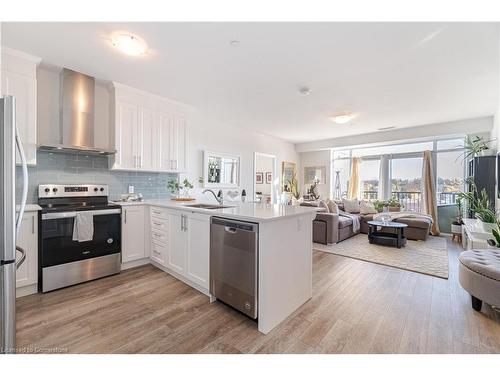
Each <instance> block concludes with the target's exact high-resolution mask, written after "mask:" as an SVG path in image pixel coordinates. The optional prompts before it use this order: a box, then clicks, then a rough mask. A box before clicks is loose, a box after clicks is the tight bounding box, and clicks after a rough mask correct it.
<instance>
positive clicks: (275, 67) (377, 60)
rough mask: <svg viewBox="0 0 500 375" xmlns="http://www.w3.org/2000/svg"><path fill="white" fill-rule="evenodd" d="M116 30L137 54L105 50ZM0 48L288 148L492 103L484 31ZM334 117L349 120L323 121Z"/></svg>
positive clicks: (227, 35)
mask: <svg viewBox="0 0 500 375" xmlns="http://www.w3.org/2000/svg"><path fill="white" fill-rule="evenodd" d="M116 30H127V31H130V32H133V33H136V34H138V35H139V36H141V37H142V38H144V39H145V40H146V42H147V43H148V45H149V47H150V48H151V51H150V53H149V54H148V56H146V57H142V58H137V57H136V58H134V57H129V56H126V55H123V54H121V53H120V52H118V51H116V50H115V49H114V48H112V47H111V46H110V42H109V39H108V37H109V35H110V34H111V32H113V31H116ZM2 38H3V40H2V44H3V45H5V46H9V47H12V48H16V49H20V50H22V51H25V52H28V53H32V54H35V55H37V56H40V57H41V58H42V59H43V60H44V61H45V62H47V63H49V64H54V65H58V66H64V67H68V68H70V69H74V70H78V71H81V72H83V73H86V74H90V75H93V76H95V77H96V78H98V79H103V80H114V81H118V82H121V83H124V84H127V85H130V86H134V87H137V88H141V89H144V90H147V91H150V92H153V93H156V94H159V95H163V96H166V97H169V98H172V99H176V100H179V101H182V102H185V103H188V104H191V105H193V106H195V107H196V108H198V109H199V110H202V111H204V112H205V113H207V115H209V116H213V117H215V118H216V119H219V120H221V121H223V122H226V123H229V124H231V125H233V126H235V127H245V128H252V129H254V130H256V131H259V132H262V133H267V134H270V135H273V136H276V137H279V138H283V139H286V140H289V141H292V142H294V143H300V142H305V141H311V140H318V139H325V138H333V137H340V136H346V135H354V134H360V133H366V132H373V131H376V129H377V128H381V127H387V126H396V127H398V128H399V127H409V126H416V125H423V124H429V123H435V122H444V121H450V120H456V119H463V118H472V117H479V116H487V115H492V114H493V113H494V112H495V111H496V110H497V109H498V103H499V99H498V89H499V82H498V80H499V78H498V76H499V66H500V65H499V31H498V24H494V23H482V24H479V23H2ZM235 39H236V40H239V41H240V44H239V45H238V46H237V47H233V46H231V45H230V41H231V40H235ZM300 86H307V87H310V88H311V90H312V93H311V95H309V96H301V95H299V94H298V88H299V87H300ZM342 111H351V112H355V113H357V114H358V116H357V118H356V119H355V120H354V121H353V123H351V124H349V125H336V124H334V123H333V122H332V121H331V120H329V119H328V118H329V117H330V116H332V115H334V114H335V113H337V112H342Z"/></svg>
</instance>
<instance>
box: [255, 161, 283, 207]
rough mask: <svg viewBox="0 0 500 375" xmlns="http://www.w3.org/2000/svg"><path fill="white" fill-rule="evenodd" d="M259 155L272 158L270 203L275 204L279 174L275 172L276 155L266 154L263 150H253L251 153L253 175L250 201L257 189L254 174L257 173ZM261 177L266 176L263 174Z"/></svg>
mask: <svg viewBox="0 0 500 375" xmlns="http://www.w3.org/2000/svg"><path fill="white" fill-rule="evenodd" d="M259 156H262V157H266V158H272V159H273V162H272V166H273V167H272V171H271V172H272V174H273V182H272V184H271V203H272V204H276V203H277V198H278V190H279V182H280V181H279V176H278V174H277V173H276V171H277V170H278V169H277V160H278V159H277V157H276V155H273V154H266V153H263V152H257V151H255V152H254V153H253V176H252V179H253V192H252V194H253V197H252V201H254V200H255V192H256V191H257V184H256V182H255V174H256V173H257V157H259ZM263 178H264V179H265V178H266V176H263Z"/></svg>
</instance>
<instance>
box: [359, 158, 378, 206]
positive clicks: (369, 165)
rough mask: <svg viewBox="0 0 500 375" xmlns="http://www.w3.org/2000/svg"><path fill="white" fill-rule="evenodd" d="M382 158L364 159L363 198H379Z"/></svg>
mask: <svg viewBox="0 0 500 375" xmlns="http://www.w3.org/2000/svg"><path fill="white" fill-rule="evenodd" d="M379 170H380V160H379V159H375V160H363V161H362V162H361V165H360V170H359V179H360V182H361V198H363V199H369V200H374V199H377V198H378V176H379Z"/></svg>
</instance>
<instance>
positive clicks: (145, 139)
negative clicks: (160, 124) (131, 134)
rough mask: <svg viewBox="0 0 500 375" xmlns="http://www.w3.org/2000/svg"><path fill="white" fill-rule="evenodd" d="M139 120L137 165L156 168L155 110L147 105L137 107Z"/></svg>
mask: <svg viewBox="0 0 500 375" xmlns="http://www.w3.org/2000/svg"><path fill="white" fill-rule="evenodd" d="M138 120H139V128H138V130H139V137H138V138H137V140H138V141H139V152H138V157H139V161H138V166H139V168H140V169H147V170H154V169H157V165H158V162H157V159H159V158H158V153H157V150H156V149H157V146H156V145H157V144H158V143H159V141H158V134H157V130H156V121H155V111H154V110H153V109H150V108H147V107H142V106H139V107H138Z"/></svg>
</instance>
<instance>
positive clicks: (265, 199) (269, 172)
mask: <svg viewBox="0 0 500 375" xmlns="http://www.w3.org/2000/svg"><path fill="white" fill-rule="evenodd" d="M253 176H254V177H253V191H254V201H255V202H257V203H269V204H274V203H276V199H277V196H278V188H279V176H278V173H276V156H275V155H271V154H263V153H261V152H255V153H254V163H253Z"/></svg>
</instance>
